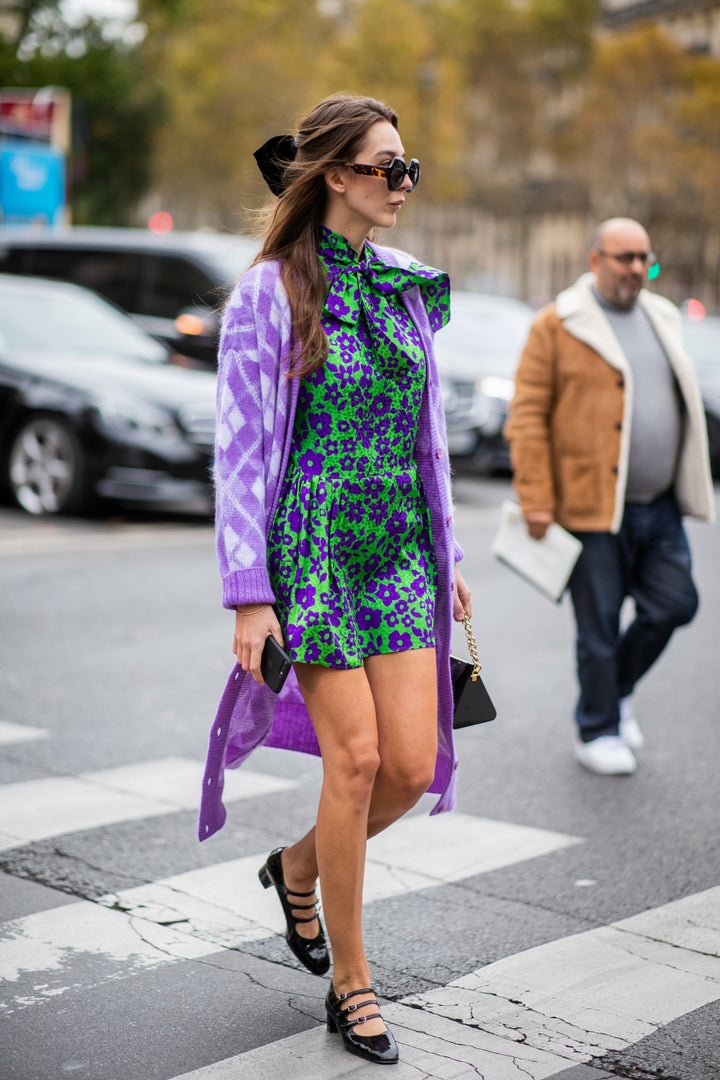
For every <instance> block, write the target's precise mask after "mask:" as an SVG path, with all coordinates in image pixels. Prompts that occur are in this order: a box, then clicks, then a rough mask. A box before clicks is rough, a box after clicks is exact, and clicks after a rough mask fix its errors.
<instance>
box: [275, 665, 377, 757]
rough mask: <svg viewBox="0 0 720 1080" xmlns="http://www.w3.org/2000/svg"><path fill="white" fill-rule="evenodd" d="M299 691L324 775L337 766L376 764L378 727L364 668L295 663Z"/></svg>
mask: <svg viewBox="0 0 720 1080" xmlns="http://www.w3.org/2000/svg"><path fill="white" fill-rule="evenodd" d="M294 670H295V674H296V676H297V680H298V683H299V685H300V689H301V691H302V695H303V698H304V699H305V704H306V706H307V709H308V712H309V714H310V720H311V721H312V725H313V728H314V730H315V735H316V736H317V740H318V744H319V746H320V753H321V755H322V758H323V763H324V767H325V772H326V774H327V772H328V768H332V766H333V765H335V764H338V765H339V766H340V767H342V768H347V769H352V768H353V767H354V762H358V763H359V762H360V761H362V762H363V763H365V761H366V760H367V762H368V764H369V763H370V762H371V761H372V760H373V759H374V760H375V764H376V765H377V755H378V727H377V719H376V713H375V702H374V700H373V694H372V691H371V688H370V683H369V680H368V677H367V674H366V672H365V669H364V668H361V667H360V668H351V669H339V668H327V667H321V666H320V665H319V664H295V665H294Z"/></svg>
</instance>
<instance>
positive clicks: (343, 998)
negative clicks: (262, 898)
mask: <svg viewBox="0 0 720 1080" xmlns="http://www.w3.org/2000/svg"><path fill="white" fill-rule="evenodd" d="M298 895H300V894H299V893H298ZM374 992H375V991H374V990H373V988H372V986H364V987H363V988H362V990H348V991H347V993H346V994H338V995H337V999H338V1001H347V999H348V998H351V997H357V995H358V994H373V993H374Z"/></svg>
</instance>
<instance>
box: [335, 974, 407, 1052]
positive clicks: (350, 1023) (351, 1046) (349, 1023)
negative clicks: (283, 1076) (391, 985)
mask: <svg viewBox="0 0 720 1080" xmlns="http://www.w3.org/2000/svg"><path fill="white" fill-rule="evenodd" d="M374 993H375V991H374V990H373V989H372V987H369V986H366V987H365V988H364V989H363V990H349V991H348V993H347V994H336V993H335V991H334V989H333V986H332V983H331V984H330V989H329V990H328V995H327V997H326V999H325V1011H326V1012H327V1029H328V1031H330V1032H333V1031H336V1032H338V1034H339V1035H340V1036H341V1037H342V1041H343V1046H344V1047H345V1049H346V1050H347V1051H348V1053H349V1054H355V1055H356V1056H357V1057H361V1058H364V1060H365V1061H371V1062H373V1064H375V1065H397V1063H398V1060H399V1058H400V1055H399V1053H398V1048H397V1043H396V1042H395V1036H394V1035H393V1033H392V1032H391V1031H383V1033H382V1035H358V1033H357V1030H356V1029H357V1028H361V1027H362V1025H363V1024H364V1023H365V1022H366V1021H367V1020H378V1019H379V1020H382V1016H381V1015H380V1013H379V1012H373V1013H370V1014H369V1015H364V1014H363V1015H362V1016H358V1017H357V1018H356V1017H355V1016H354V1015H353V1014H354V1013H356V1012H357V1011H358V1009H362V1008H364V1007H365V1006H366V1005H375V1006H377V1004H378V1003H377V1001H376V1000H375V998H374V997H371V998H369V999H368V1000H367V1001H358V1002H357V1003H350V1004H349V1005H348V1004H346V1002H347V1001H348V999H349V998H353V997H357V995H358V994H374Z"/></svg>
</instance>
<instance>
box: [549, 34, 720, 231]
mask: <svg viewBox="0 0 720 1080" xmlns="http://www.w3.org/2000/svg"><path fill="white" fill-rule="evenodd" d="M718 116H720V64H719V63H718V62H717V61H716V60H711V59H708V58H706V57H698V56H696V55H694V54H689V53H687V52H686V51H685V50H684V49H682V48H681V46H680V45H678V44H677V43H676V42H675V41H673V40H672V39H671V38H669V37H668V36H667V35H666V34H665V33H664V32H663V31H661V30H659V29H658V28H656V27H653V26H650V27H645V28H642V29H639V30H636V31H633V32H631V33H627V34H623V35H619V36H616V37H613V38H610V39H607V40H605V41H603V42H602V43H601V44H599V45H598V47H597V49H596V51H595V55H594V59H593V62H592V65H591V68H590V71H589V74H588V79H587V84H586V96H585V100H584V102H583V105H582V107H581V108H580V110H579V111H578V114H577V117H576V120H575V122H574V124H573V125H572V129H571V130H570V131H569V133H568V139H567V140H566V141H565V144H564V152H565V159H566V161H567V162H568V163H569V164H570V167H571V168H572V169H573V170H574V171H576V172H577V173H578V174H579V175H580V176H581V177H582V178H583V179H584V181H585V183H586V184H587V185H588V188H589V191H590V194H591V198H592V203H593V206H594V208H595V209H596V211H597V212H599V213H601V214H605V213H606V212H607V213H613V212H616V210H617V208H618V207H623V208H624V211H623V212H625V213H630V214H633V215H634V216H636V217H639V218H642V219H643V220H650V221H652V219H653V218H657V217H658V216H660V217H662V216H664V215H665V214H666V213H667V212H668V211H669V210H671V209H672V212H674V213H676V214H678V215H680V216H682V217H683V219H685V220H689V219H691V218H693V217H699V218H704V219H706V220H708V221H711V220H713V218H714V217H715V216H716V213H717V191H718V189H719V188H720V124H719V123H718Z"/></svg>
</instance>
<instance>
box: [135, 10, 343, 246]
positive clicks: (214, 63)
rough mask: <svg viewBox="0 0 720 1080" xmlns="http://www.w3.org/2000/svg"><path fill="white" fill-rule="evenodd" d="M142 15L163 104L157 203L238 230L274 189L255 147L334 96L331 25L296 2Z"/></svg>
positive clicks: (182, 217) (185, 218)
mask: <svg viewBox="0 0 720 1080" xmlns="http://www.w3.org/2000/svg"><path fill="white" fill-rule="evenodd" d="M141 17H142V18H143V19H144V21H146V23H147V25H148V29H149V33H148V37H147V41H146V45H145V46H144V49H143V53H144V56H145V58H146V61H147V63H148V65H149V67H150V68H151V69H152V70H153V71H154V72H155V79H156V86H158V88H159V87H162V90H163V92H164V95H165V102H166V117H165V122H164V124H163V126H162V128H161V130H160V132H159V136H158V139H157V143H156V147H155V155H154V176H155V182H156V185H157V190H158V196H157V197H158V198H160V199H161V200H162V202H163V206H164V207H165V208H166V209H169V210H171V211H172V212H173V213H174V215H175V216H176V218H177V219H178V220H179V221H182V222H183V223H185V224H186V225H199V224H207V223H212V224H214V225H220V224H222V225H224V226H226V227H231V228H233V229H238V228H240V227H241V226H242V225H243V224H244V216H243V213H242V210H243V206H253V205H257V204H258V202H259V201H260V200H261V199H264V197H265V195H266V193H267V192H266V189H265V188H264V184H263V182H262V179H261V178H260V176H259V173H258V172H257V169H256V167H255V163H254V161H253V158H252V152H253V150H255V149H256V148H257V147H258V146H259V145H260V144H261V143H262V142H263V141H264V140H265V139H266V138H268V137H269V136H270V135H274V134H277V133H278V132H280V131H282V130H286V129H287V128H289V127H291V126H292V124H293V122H294V120H295V119H296V118H298V117H299V116H300V115H302V113H303V112H304V111H305V110H306V109H307V108H309V107H310V106H311V105H312V104H314V102H315V101H316V100H317V99H318V98H320V97H321V96H322V95H323V94H324V93H325V92H326V91H327V85H326V83H325V81H324V78H323V65H324V58H325V56H326V55H327V52H328V49H329V45H330V39H331V36H332V30H333V26H334V20H333V19H332V18H330V17H329V16H326V15H325V14H323V12H322V10H321V9H320V7H319V6H318V4H316V3H308V2H301V3H297V2H296V0H161V2H160V3H158V0H143V2H142V4H141Z"/></svg>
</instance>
